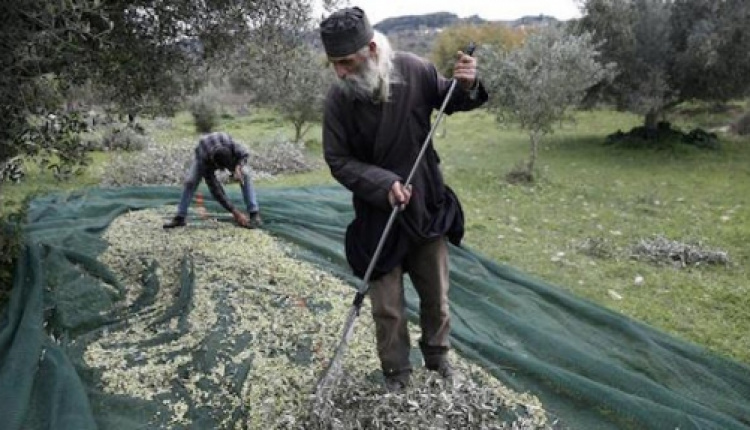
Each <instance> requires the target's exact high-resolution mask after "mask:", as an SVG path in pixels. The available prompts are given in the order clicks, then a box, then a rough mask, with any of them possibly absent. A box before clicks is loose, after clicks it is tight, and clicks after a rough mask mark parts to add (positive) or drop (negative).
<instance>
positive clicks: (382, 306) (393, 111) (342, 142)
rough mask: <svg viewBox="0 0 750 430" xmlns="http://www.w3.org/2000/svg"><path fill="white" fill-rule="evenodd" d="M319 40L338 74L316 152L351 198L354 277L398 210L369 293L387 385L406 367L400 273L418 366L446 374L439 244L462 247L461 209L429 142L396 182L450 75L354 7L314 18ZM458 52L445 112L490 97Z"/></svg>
mask: <svg viewBox="0 0 750 430" xmlns="http://www.w3.org/2000/svg"><path fill="white" fill-rule="evenodd" d="M320 36H321V39H322V41H323V46H324V47H325V50H326V55H327V56H328V60H329V62H330V63H331V64H332V67H333V70H334V71H335V73H336V76H337V77H338V79H337V82H336V84H335V85H333V86H332V87H331V88H330V90H329V92H328V95H327V97H326V102H325V115H324V121H323V149H324V156H325V160H326V163H327V164H328V166H329V168H330V170H331V174H332V175H333V176H334V177H335V178H336V180H338V181H339V182H340V183H341V184H342V185H344V186H345V187H346V188H348V189H349V190H350V191H351V192H352V195H353V196H352V200H353V205H354V213H355V218H354V220H353V221H352V222H351V224H350V225H349V226H348V227H347V231H346V239H345V249H346V256H347V260H348V262H349V264H350V266H351V267H352V270H353V272H354V273H355V275H357V276H359V277H360V278H362V277H363V276H364V274H365V271H366V269H367V266H368V264H369V263H370V259H371V256H372V255H373V254H374V252H375V248H376V246H377V243H378V241H379V239H380V237H381V235H382V232H383V230H384V228H385V225H386V222H387V220H388V218H389V216H390V213H391V212H392V208H393V207H394V206H395V205H399V207H400V209H401V210H402V211H401V212H400V214H399V216H398V222H397V223H395V224H394V226H393V229H392V230H391V231H390V234H389V235H388V237H387V240H386V243H385V245H384V248H383V252H382V254H381V257H380V259H379V260H378V261H377V262H376V265H375V268H374V270H373V273H372V278H371V279H372V281H371V282H370V288H369V290H368V292H369V297H370V301H371V305H372V316H373V319H374V321H375V331H376V341H377V349H378V358H379V359H380V364H381V368H382V371H383V375H384V377H385V385H386V388H387V389H388V390H391V391H395V390H400V389H403V388H404V387H406V386H407V385H408V384H409V378H410V375H411V370H412V366H411V363H410V361H409V351H410V349H411V343H410V340H409V332H408V330H407V316H406V309H405V300H404V284H403V275H404V274H408V275H409V278H410V279H411V282H412V284H413V285H414V288H415V290H416V291H417V294H418V295H419V300H420V308H419V311H420V313H419V316H420V327H421V339H420V341H419V346H420V349H421V351H422V356H423V359H424V365H425V367H427V368H428V369H430V370H434V371H437V372H439V373H440V374H441V375H442V376H443V377H446V378H450V377H451V376H452V375H453V369H452V367H451V364H450V362H449V361H448V359H447V353H448V350H449V348H450V342H449V334H450V314H449V308H448V285H449V279H448V271H449V267H448V245H447V243H446V242H447V241H450V242H452V243H453V244H455V245H458V244H459V243H460V241H461V239H462V237H463V233H464V226H463V225H464V220H463V212H462V210H461V205H460V203H459V201H458V198H457V197H456V195H455V194H454V193H453V191H452V190H451V189H450V188H449V187H448V186H447V185H445V183H444V182H443V176H442V173H441V171H440V167H439V164H440V159H439V157H438V154H437V152H436V151H435V149H434V148H433V147H432V144H431V143H430V146H429V148H428V149H427V152H426V153H425V156H424V159H423V160H422V162H421V163H420V166H418V169H417V171H416V173H415V175H414V177H413V180H412V182H411V184H410V185H409V186H404V181H405V180H406V178H407V177H408V175H409V172H410V171H411V169H412V166H413V164H414V162H415V160H416V159H417V156H418V154H419V152H420V149H421V147H422V144H423V143H424V141H425V139H426V138H427V136H428V134H429V132H430V128H431V115H432V113H433V110H435V109H439V108H440V106H441V105H442V103H443V100H444V98H445V96H446V94H447V93H448V91H449V88H450V86H451V81H450V80H449V79H446V78H444V77H443V76H441V75H440V74H439V73H438V71H437V69H436V68H435V66H434V65H433V64H431V63H429V62H428V61H426V60H424V59H422V58H420V57H418V56H416V55H414V54H410V53H405V52H394V51H392V50H391V47H390V44H389V43H388V40H387V39H386V38H385V36H384V35H382V34H381V33H379V32H376V31H374V30H373V28H372V27H371V25H370V23H369V21H368V19H367V16H366V14H365V12H364V11H363V10H362V9H360V8H357V7H354V8H346V9H341V10H339V11H336V12H334V13H333V14H331V15H330V16H329V17H328V18H326V19H325V20H323V22H322V23H321V24H320ZM457 57H458V59H457V61H456V63H455V66H454V70H453V78H454V79H456V80H457V86H456V90H455V91H454V92H453V95H452V97H451V99H450V101H449V103H448V104H447V106H446V108H445V113H446V114H451V113H452V112H456V111H468V110H471V109H474V108H476V107H478V106H481V105H482V104H483V103H484V102H486V101H487V99H488V95H487V92H486V90H485V89H484V86H483V85H482V83H481V82H480V81H479V80H478V79H477V77H476V60H475V59H474V58H472V57H471V56H469V55H466V54H464V53H463V52H458V53H457Z"/></svg>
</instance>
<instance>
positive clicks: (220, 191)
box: [203, 170, 234, 212]
mask: <svg viewBox="0 0 750 430" xmlns="http://www.w3.org/2000/svg"><path fill="white" fill-rule="evenodd" d="M203 179H205V180H206V185H207V186H208V190H209V191H211V195H212V196H213V197H214V199H216V201H217V202H219V204H220V205H221V206H223V207H224V209H226V210H228V211H229V212H233V211H234V206H233V205H232V203H231V202H230V201H229V199H228V198H227V195H226V193H224V187H223V186H221V183H220V182H219V180H218V179H217V178H216V174H215V173H214V171H213V170H207V171H206V172H204V173H203Z"/></svg>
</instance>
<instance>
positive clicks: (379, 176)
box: [323, 94, 403, 210]
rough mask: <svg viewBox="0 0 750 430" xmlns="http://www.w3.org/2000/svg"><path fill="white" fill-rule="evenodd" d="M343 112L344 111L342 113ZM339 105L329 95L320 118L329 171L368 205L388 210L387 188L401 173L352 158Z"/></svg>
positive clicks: (353, 143) (358, 158) (349, 138)
mask: <svg viewBox="0 0 750 430" xmlns="http://www.w3.org/2000/svg"><path fill="white" fill-rule="evenodd" d="M343 115H346V113H343ZM342 118H343V116H342V112H341V109H340V106H339V105H337V103H336V102H335V100H334V99H333V98H332V97H331V94H329V96H328V99H327V100H326V107H325V113H324V117H323V151H324V154H323V155H324V157H325V160H326V163H327V164H328V167H329V168H330V169H331V174H332V175H333V177H334V178H336V180H337V181H338V182H340V183H341V185H343V186H345V187H346V188H348V189H349V190H350V191H351V192H352V193H354V195H355V196H356V197H358V198H360V199H362V200H365V201H366V202H368V203H369V204H371V205H373V206H376V207H379V208H381V209H384V210H388V209H389V204H388V191H389V190H390V189H391V185H393V183H394V182H396V181H403V179H402V178H401V176H399V175H397V174H395V173H393V172H391V171H389V170H386V169H383V168H381V167H378V166H375V165H373V164H370V163H367V162H365V161H362V159H361V158H362V157H356V156H355V152H356V149H355V148H354V145H356V144H357V142H352V138H351V136H349V135H347V132H346V127H344V125H343V122H342Z"/></svg>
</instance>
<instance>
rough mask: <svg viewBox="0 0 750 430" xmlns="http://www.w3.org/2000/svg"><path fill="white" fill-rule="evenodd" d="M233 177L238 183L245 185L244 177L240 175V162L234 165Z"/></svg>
mask: <svg viewBox="0 0 750 430" xmlns="http://www.w3.org/2000/svg"><path fill="white" fill-rule="evenodd" d="M234 179H236V180H238V181H239V182H240V185H245V179H244V177H243V175H242V164H238V165H237V166H235V167H234Z"/></svg>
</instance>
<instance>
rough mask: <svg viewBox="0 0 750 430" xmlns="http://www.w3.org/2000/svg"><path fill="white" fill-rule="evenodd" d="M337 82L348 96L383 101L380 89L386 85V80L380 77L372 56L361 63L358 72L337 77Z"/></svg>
mask: <svg viewBox="0 0 750 430" xmlns="http://www.w3.org/2000/svg"><path fill="white" fill-rule="evenodd" d="M337 83H338V85H339V87H340V88H341V89H343V90H344V93H346V94H347V95H348V96H349V97H352V98H356V99H360V100H368V101H383V100H382V98H383V97H382V90H383V87H385V85H388V82H387V80H386V79H383V78H382V77H381V74H380V70H379V68H378V63H377V61H375V60H374V59H373V58H368V59H367V60H366V61H365V62H364V63H362V66H361V70H360V71H359V73H356V74H350V75H348V76H347V77H345V78H343V79H338V80H337Z"/></svg>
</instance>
